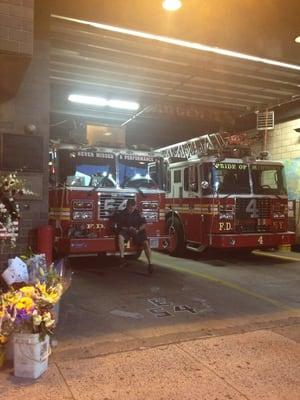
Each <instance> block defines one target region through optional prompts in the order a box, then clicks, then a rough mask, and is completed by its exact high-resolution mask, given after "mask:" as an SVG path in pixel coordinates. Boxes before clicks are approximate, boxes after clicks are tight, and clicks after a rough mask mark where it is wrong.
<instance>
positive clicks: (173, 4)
mask: <svg viewBox="0 0 300 400" xmlns="http://www.w3.org/2000/svg"><path fill="white" fill-rule="evenodd" d="M181 7H182V3H181V1H180V0H164V2H163V8H164V9H165V10H167V11H177V10H179V8H181Z"/></svg>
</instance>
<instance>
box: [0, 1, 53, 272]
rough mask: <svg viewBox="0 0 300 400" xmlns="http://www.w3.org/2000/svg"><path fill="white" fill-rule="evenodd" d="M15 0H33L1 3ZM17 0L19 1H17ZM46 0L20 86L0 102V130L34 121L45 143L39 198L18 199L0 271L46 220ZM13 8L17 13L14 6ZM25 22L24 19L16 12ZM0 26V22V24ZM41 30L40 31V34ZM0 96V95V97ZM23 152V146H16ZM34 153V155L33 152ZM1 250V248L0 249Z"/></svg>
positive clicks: (13, 130)
mask: <svg viewBox="0 0 300 400" xmlns="http://www.w3.org/2000/svg"><path fill="white" fill-rule="evenodd" d="M11 3H14V5H15V6H16V7H21V8H22V7H25V4H28V5H30V4H32V3H33V2H32V1H25V0H19V1H17V0H15V1H12V0H11V1H7V2H5V1H3V0H0V4H1V5H3V4H6V5H9V7H10V6H11V5H12V4H11ZM17 3H18V4H17ZM47 4H48V0H42V1H37V2H36V7H35V20H34V32H35V38H34V47H33V55H32V59H31V61H30V65H29V67H28V69H27V70H26V73H25V76H24V78H23V80H22V83H21V86H20V88H19V90H18V92H17V94H16V95H15V97H14V98H12V99H10V100H9V101H6V102H2V103H0V132H3V133H10V134H12V135H14V134H25V132H24V126H26V125H28V124H34V125H35V126H36V128H37V130H36V135H39V136H42V137H43V142H44V149H43V155H44V171H43V173H40V174H36V176H35V177H36V178H37V179H40V180H41V181H42V187H43V191H42V198H41V199H39V200H30V201H27V200H21V201H20V208H21V223H20V234H19V239H18V243H17V248H16V249H10V248H9V247H7V246H6V247H5V248H4V249H2V251H1V252H0V270H1V269H3V268H4V266H5V264H6V260H7V257H9V256H12V255H16V254H22V252H23V251H24V250H25V249H26V248H27V246H28V239H29V238H30V237H31V236H32V232H33V231H34V229H35V228H36V227H38V226H39V225H42V224H45V223H47V220H48V175H47V169H48V142H49V97H50V96H49V53H50V50H49V40H48V38H47V37H46V36H45V26H47V24H48V25H49V15H50V11H49V13H47V12H46V11H45V10H46V9H47ZM10 10H15V13H17V12H18V11H17V9H11V8H10ZM18 10H19V11H20V13H21V9H18ZM16 17H17V21H19V18H21V19H22V21H23V22H24V18H23V17H22V16H20V15H17V16H16ZM0 25H1V24H0ZM40 30H42V33H41V34H40ZM0 97H1V96H0ZM19 151H20V152H22V149H19ZM33 156H34V155H33ZM0 250H1V249H0Z"/></svg>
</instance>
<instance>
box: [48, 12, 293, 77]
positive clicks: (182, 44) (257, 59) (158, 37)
mask: <svg viewBox="0 0 300 400" xmlns="http://www.w3.org/2000/svg"><path fill="white" fill-rule="evenodd" d="M52 17H53V18H56V19H61V20H64V21H69V22H75V23H79V24H82V25H88V26H92V27H93V28H97V29H102V30H105V31H109V32H116V33H121V34H124V35H129V36H134V37H139V38H142V39H149V40H155V41H158V42H162V43H167V44H171V45H175V46H180V47H186V48H189V49H193V50H198V51H206V52H209V53H214V54H218V55H223V56H227V57H234V58H238V59H241V60H247V61H253V62H257V63H263V64H268V65H273V66H274V67H281V68H287V69H293V70H296V71H300V65H296V64H289V63H284V62H281V61H276V60H271V59H269V58H262V57H256V56H251V55H249V54H244V53H239V52H237V51H231V50H226V49H220V48H218V47H212V46H207V45H204V44H200V43H195V42H188V41H186V40H181V39H174V38H170V37H167V36H161V35H154V34H152V33H147V32H141V31H134V30H132V29H126V28H119V27H117V26H112V25H106V24H101V23H98V22H91V21H85V20H81V19H76V18H69V17H63V16H60V15H55V14H53V15H52Z"/></svg>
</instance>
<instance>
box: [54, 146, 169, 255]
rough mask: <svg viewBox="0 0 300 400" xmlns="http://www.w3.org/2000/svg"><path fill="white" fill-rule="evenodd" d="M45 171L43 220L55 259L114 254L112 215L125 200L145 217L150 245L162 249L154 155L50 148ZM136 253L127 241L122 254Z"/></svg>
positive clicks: (159, 162)
mask: <svg viewBox="0 0 300 400" xmlns="http://www.w3.org/2000/svg"><path fill="white" fill-rule="evenodd" d="M150 166H151V168H150ZM49 167H50V193H49V208H50V210H49V213H50V217H49V218H50V224H51V225H52V227H53V228H54V232H55V234H54V236H55V240H54V248H55V252H56V253H57V255H79V254H81V255H82V254H90V253H93V254H94V253H97V254H101V253H105V254H108V255H116V254H118V248H117V241H116V233H115V231H114V227H113V223H112V216H113V214H114V213H115V212H117V211H118V210H122V209H124V208H125V206H126V202H127V200H128V199H130V198H134V199H136V201H137V206H138V208H139V209H140V210H141V212H142V214H143V216H144V217H145V218H146V221H147V234H148V238H149V242H150V247H151V248H153V249H167V248H168V246H169V238H168V235H167V234H166V226H165V215H164V212H165V192H164V191H163V190H161V187H162V171H163V158H162V157H161V156H160V155H159V154H157V153H151V152H141V151H131V150H123V149H111V148H101V147H82V146H75V145H67V144H59V145H57V144H56V145H53V146H51V151H50V159H49ZM140 253H141V251H140V249H138V248H136V247H135V246H134V244H133V243H132V242H128V243H127V249H126V252H125V255H126V254H127V255H129V256H131V257H138V256H139V255H140Z"/></svg>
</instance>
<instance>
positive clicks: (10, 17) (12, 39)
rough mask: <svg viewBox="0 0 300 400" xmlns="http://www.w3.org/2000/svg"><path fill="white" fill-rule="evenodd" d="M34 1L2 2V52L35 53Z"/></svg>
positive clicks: (7, 0)
mask: <svg viewBox="0 0 300 400" xmlns="http://www.w3.org/2000/svg"><path fill="white" fill-rule="evenodd" d="M33 14H34V0H0V51H1V50H2V51H10V52H14V53H21V54H28V55H32V53H33Z"/></svg>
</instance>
